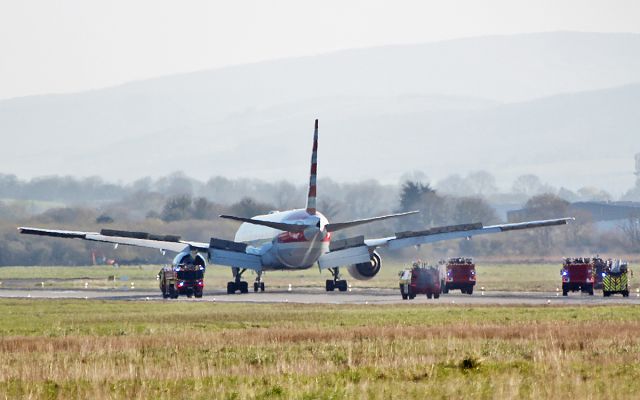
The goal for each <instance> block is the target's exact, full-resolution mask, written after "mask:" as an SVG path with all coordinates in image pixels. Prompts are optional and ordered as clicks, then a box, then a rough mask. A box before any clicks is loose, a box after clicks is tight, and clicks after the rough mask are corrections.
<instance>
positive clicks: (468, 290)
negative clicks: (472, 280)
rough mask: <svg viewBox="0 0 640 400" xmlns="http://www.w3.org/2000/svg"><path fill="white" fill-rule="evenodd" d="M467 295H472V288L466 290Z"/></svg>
mask: <svg viewBox="0 0 640 400" xmlns="http://www.w3.org/2000/svg"><path fill="white" fill-rule="evenodd" d="M467 294H469V295H471V294H473V286H469V287H468V288H467Z"/></svg>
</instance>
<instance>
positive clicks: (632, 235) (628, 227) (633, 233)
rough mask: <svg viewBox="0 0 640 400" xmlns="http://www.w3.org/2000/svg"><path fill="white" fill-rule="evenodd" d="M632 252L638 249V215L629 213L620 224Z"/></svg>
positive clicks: (639, 225) (639, 244)
mask: <svg viewBox="0 0 640 400" xmlns="http://www.w3.org/2000/svg"><path fill="white" fill-rule="evenodd" d="M620 229H621V230H622V232H623V233H624V235H625V237H626V238H627V240H628V241H629V244H630V245H631V249H632V250H633V251H634V252H638V251H640V215H639V214H631V215H629V218H627V220H626V221H625V222H624V223H623V224H622V225H621V226H620Z"/></svg>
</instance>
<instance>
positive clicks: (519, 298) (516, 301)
mask: <svg viewBox="0 0 640 400" xmlns="http://www.w3.org/2000/svg"><path fill="white" fill-rule="evenodd" d="M0 298H31V299H87V300H128V301H172V302H175V301H180V302H190V301H198V302H218V303H298V304H465V305H549V304H553V305H567V306H573V305H604V304H640V296H638V294H637V293H632V294H630V296H629V297H627V298H623V297H622V296H621V295H615V296H612V297H608V298H605V297H603V296H602V293H601V292H596V293H595V295H594V296H589V295H586V294H582V293H577V292H575V293H569V296H567V297H563V296H562V295H561V294H559V293H550V292H489V291H487V292H481V291H477V292H474V293H473V295H467V294H461V293H460V292H450V293H449V294H443V295H441V296H440V298H439V299H427V297H426V296H424V295H421V296H417V297H416V298H415V299H414V300H402V298H401V296H400V292H399V290H398V289H353V290H352V291H350V292H330V293H328V292H325V291H324V290H321V289H319V288H318V289H316V288H300V289H293V290H291V291H288V290H277V289H276V290H272V291H266V292H264V293H253V292H251V293H247V294H233V295H229V294H226V292H224V291H215V290H212V291H206V292H205V295H204V296H203V297H202V298H201V299H195V298H187V297H185V296H181V297H179V298H178V299H176V300H164V299H162V297H161V295H160V293H159V291H157V290H128V289H116V290H114V289H103V290H100V289H77V290H55V289H0Z"/></svg>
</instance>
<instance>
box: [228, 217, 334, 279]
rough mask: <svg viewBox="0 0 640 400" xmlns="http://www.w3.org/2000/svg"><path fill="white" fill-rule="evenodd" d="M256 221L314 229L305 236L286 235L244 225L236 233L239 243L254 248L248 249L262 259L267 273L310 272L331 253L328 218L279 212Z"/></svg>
mask: <svg viewBox="0 0 640 400" xmlns="http://www.w3.org/2000/svg"><path fill="white" fill-rule="evenodd" d="M252 219H256V220H261V221H270V222H284V223H288V224H300V225H307V226H311V227H310V228H307V229H306V230H305V231H304V232H284V231H281V230H278V229H274V228H270V227H266V226H260V225H254V224H249V223H246V222H245V223H243V224H242V225H240V228H238V231H237V232H236V236H235V241H236V242H244V243H247V244H250V245H251V246H253V247H252V248H250V249H248V252H249V251H251V252H253V253H255V254H259V255H260V256H261V257H262V263H263V266H264V267H265V269H307V268H310V267H311V266H313V264H315V263H316V261H318V258H320V256H321V255H322V254H324V253H326V252H328V251H329V242H330V240H331V234H330V233H328V232H326V230H325V229H324V227H325V225H326V224H327V223H328V221H327V218H325V216H324V215H322V214H321V213H319V212H316V214H315V215H311V214H309V213H307V211H306V210H305V209H298V210H289V211H276V212H272V213H270V214H266V215H258V216H256V217H253V218H252Z"/></svg>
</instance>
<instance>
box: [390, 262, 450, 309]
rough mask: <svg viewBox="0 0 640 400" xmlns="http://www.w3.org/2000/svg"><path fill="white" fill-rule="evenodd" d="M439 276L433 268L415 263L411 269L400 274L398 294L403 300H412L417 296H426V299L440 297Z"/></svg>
mask: <svg viewBox="0 0 640 400" xmlns="http://www.w3.org/2000/svg"><path fill="white" fill-rule="evenodd" d="M440 291H441V287H440V274H439V272H438V269H437V268H435V267H427V266H426V264H424V263H420V262H415V263H413V268H411V269H405V270H403V271H401V272H400V294H401V295H402V299H403V300H407V299H412V300H413V299H414V298H415V297H416V295H417V294H426V295H427V298H429V299H430V298H432V297H433V298H436V299H437V298H439V297H440Z"/></svg>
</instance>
